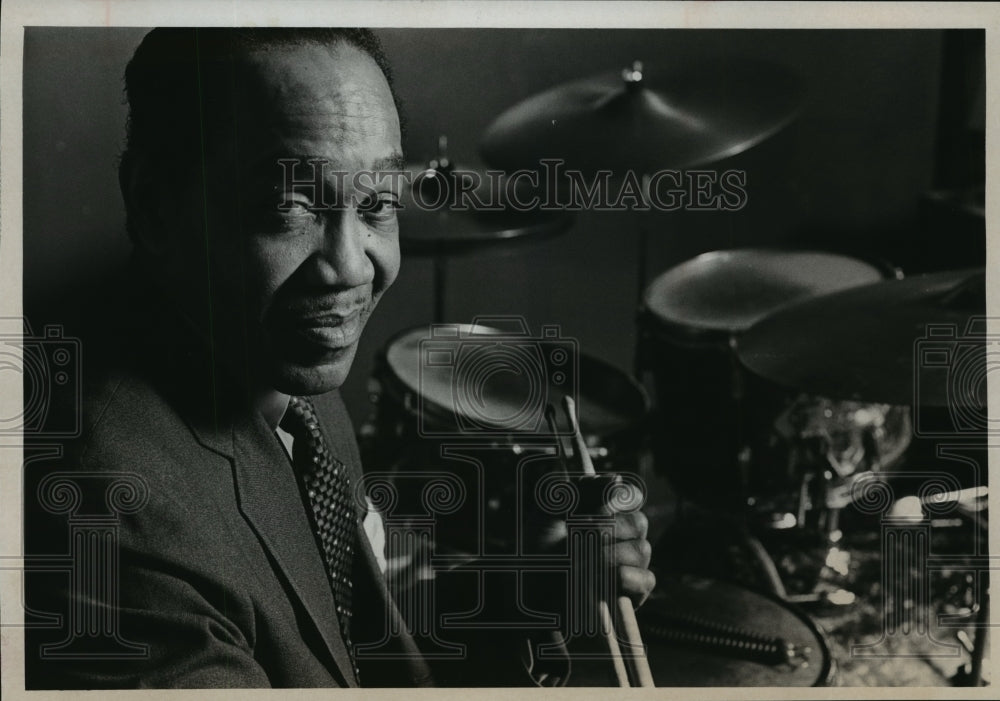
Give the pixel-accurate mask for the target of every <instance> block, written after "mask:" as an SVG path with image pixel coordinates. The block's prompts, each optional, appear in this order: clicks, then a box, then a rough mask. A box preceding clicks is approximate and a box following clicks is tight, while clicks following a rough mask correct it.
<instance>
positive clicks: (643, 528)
mask: <svg viewBox="0 0 1000 701" xmlns="http://www.w3.org/2000/svg"><path fill="white" fill-rule="evenodd" d="M648 532H649V519H648V518H646V514H644V513H642V512H641V511H631V512H628V513H616V514H615V523H614V539H615V540H634V539H643V538H645V537H646V534H647V533H648Z"/></svg>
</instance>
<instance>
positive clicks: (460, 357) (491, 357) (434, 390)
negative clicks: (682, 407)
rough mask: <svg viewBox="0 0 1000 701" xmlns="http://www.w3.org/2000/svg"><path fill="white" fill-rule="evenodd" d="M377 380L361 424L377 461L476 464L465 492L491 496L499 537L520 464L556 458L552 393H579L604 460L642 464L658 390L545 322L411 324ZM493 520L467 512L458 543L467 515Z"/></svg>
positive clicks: (603, 463)
mask: <svg viewBox="0 0 1000 701" xmlns="http://www.w3.org/2000/svg"><path fill="white" fill-rule="evenodd" d="M370 389H371V392H370V394H371V399H372V401H373V402H374V404H375V413H374V418H373V420H372V421H371V422H370V423H369V424H368V425H367V427H366V428H365V430H364V431H363V433H362V447H363V450H364V452H365V455H364V461H365V466H366V469H368V470H390V471H393V472H395V473H397V474H399V475H400V476H403V475H404V474H405V473H406V472H407V471H414V470H427V469H435V470H454V472H455V474H456V475H463V474H464V475H468V480H465V481H466V482H467V483H466V484H465V488H466V493H467V494H468V495H469V496H468V497H467V499H466V500H467V502H469V504H470V508H474V507H475V506H476V505H478V504H483V505H484V506H485V508H486V511H487V512H488V513H487V514H485V516H486V520H487V521H488V522H487V524H486V528H487V529H488V530H490V534H489V536H490V537H492V538H495V539H498V540H503V539H504V538H505V537H506V535H507V534H506V533H505V531H509V530H510V528H512V527H513V526H514V523H513V522H512V521H511V518H506V519H505V518H503V516H504V515H505V514H506V515H507V516H510V517H512V514H513V512H514V511H516V509H514V499H515V498H516V488H517V480H518V474H517V470H518V469H520V468H519V465H523V464H525V463H526V462H527V461H528V460H529V459H530V458H532V457H546V456H547V457H549V458H550V459H552V460H554V459H556V442H555V440H554V439H553V438H552V436H551V434H550V432H549V429H548V426H547V424H546V422H545V417H544V411H545V407H546V405H547V404H549V403H551V404H553V405H554V406H556V407H558V406H559V405H560V402H561V401H562V397H563V395H565V394H570V395H572V396H574V398H575V399H576V403H577V411H578V417H579V423H580V429H581V432H582V433H583V436H584V439H585V441H586V443H587V445H588V447H589V449H590V455H591V458H592V459H593V462H594V464H595V467H597V469H598V470H609V471H631V472H635V471H638V464H639V461H640V460H641V459H642V457H643V455H644V454H645V452H646V444H645V440H644V436H645V429H646V425H645V420H646V417H647V414H648V411H649V401H648V399H647V396H646V393H645V391H644V390H643V389H642V387H641V386H640V385H639V384H638V383H637V382H635V381H634V380H633V379H632V378H631V377H629V376H628V375H627V374H626V373H624V372H623V371H621V370H619V369H618V368H616V367H614V366H612V365H610V364H608V363H606V362H604V361H602V360H599V359H597V358H595V357H592V356H590V355H587V354H585V353H581V352H579V351H578V350H577V348H576V345H575V342H573V341H569V340H566V339H562V338H560V337H559V336H558V335H557V334H551V333H550V334H549V335H546V332H545V331H543V334H542V335H541V336H540V337H528V336H517V335H510V334H507V333H505V332H503V331H501V330H499V329H496V328H491V327H487V326H482V325H470V324H445V325H435V326H434V327H426V326H421V327H417V328H413V329H409V330H406V331H403V332H401V333H399V334H397V335H396V336H395V337H393V338H392V339H390V341H389V342H388V344H387V345H386V347H385V349H384V350H383V351H382V353H381V354H380V355H379V358H378V359H377V362H376V368H375V373H374V375H373V378H372V382H371V387H370ZM365 434H367V435H365ZM457 456H472V459H474V460H476V461H478V462H479V464H481V466H482V469H481V470H474V469H468V463H469V460H465V461H464V463H463V461H462V460H461V459H455V458H456V457H457ZM539 462H540V461H539ZM539 469H540V468H539ZM399 483H400V484H402V481H400V482H399ZM463 519H464V521H463ZM482 520H483V515H481V514H473V513H471V512H468V511H466V512H461V513H456V514H455V518H454V519H452V521H453V522H454V523H455V524H456V525H455V528H456V529H459V528H461V524H463V523H464V532H463V533H452V534H451V536H452V537H451V538H450V540H451V541H452V543H451V544H453V545H463V546H464V545H466V543H457V542H456V541H458V540H461V539H462V538H463V537H466V536H467V537H470V538H471V537H476V536H478V535H479V534H477V533H475V532H474V531H475V530H476V529H475V528H470V527H469V525H468V524H474V523H481V522H482Z"/></svg>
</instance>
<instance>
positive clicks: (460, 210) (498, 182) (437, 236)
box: [399, 163, 573, 255]
mask: <svg viewBox="0 0 1000 701" xmlns="http://www.w3.org/2000/svg"><path fill="white" fill-rule="evenodd" d="M407 168H408V171H409V172H410V173H412V174H413V182H412V187H407V188H404V189H403V192H402V193H401V197H400V205H401V208H400V210H399V224H400V226H399V240H400V246H401V247H402V249H403V252H404V253H408V254H410V255H439V254H453V253H463V252H469V251H473V250H478V249H481V248H484V247H487V246H493V245H497V244H502V243H505V242H511V241H520V240H523V239H536V238H539V237H543V236H548V235H555V234H558V233H561V232H563V231H565V230H566V229H568V228H569V226H570V224H571V223H572V221H573V219H572V216H571V215H570V214H569V213H568V212H566V211H563V210H541V209H540V208H539V207H537V206H536V207H532V208H525V207H522V206H519V205H517V204H516V201H512V196H511V194H512V192H515V191H516V192H517V193H519V194H517V195H514V196H513V197H514V199H515V200H517V201H520V202H529V201H530V196H529V195H530V193H524V191H522V190H521V188H518V187H515V188H513V190H512V189H511V188H509V187H508V184H509V183H510V181H509V180H508V179H507V178H505V177H498V178H496V179H494V180H491V179H490V178H488V177H487V174H486V173H485V171H482V170H479V169H457V168H452V167H451V166H450V165H449V166H446V167H444V168H440V167H437V166H436V163H435V167H428V165H425V164H410V165H409V166H407ZM418 174H419V177H418ZM514 185H515V186H516V185H517V183H514ZM414 188H421V190H420V191H419V192H415V191H414ZM462 189H464V191H465V192H467V193H469V195H468V196H467V197H465V198H463V197H462V196H461V195H459V194H456V193H457V192H459V191H460V190H462ZM521 194H523V196H521ZM439 202H440V204H439V205H438V203H439ZM477 203H483V204H486V205H487V207H479V206H478V204H477ZM434 205H438V206H434Z"/></svg>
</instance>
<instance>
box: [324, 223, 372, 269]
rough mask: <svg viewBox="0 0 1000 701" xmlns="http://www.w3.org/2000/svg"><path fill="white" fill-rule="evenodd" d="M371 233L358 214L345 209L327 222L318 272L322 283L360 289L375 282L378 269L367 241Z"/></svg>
mask: <svg viewBox="0 0 1000 701" xmlns="http://www.w3.org/2000/svg"><path fill="white" fill-rule="evenodd" d="M367 240H368V231H367V229H366V227H365V226H364V224H363V223H362V222H360V221H359V220H358V217H357V214H356V213H355V212H354V211H352V210H350V209H345V210H342V211H340V212H337V213H336V215H335V216H332V217H330V218H329V219H328V221H327V224H326V226H325V227H324V230H323V240H322V243H321V244H320V251H319V254H320V255H319V273H320V275H321V277H322V280H321V281H320V282H321V283H323V284H326V285H331V286H336V287H361V286H362V285H367V284H369V283H371V282H372V280H373V279H374V277H375V266H374V265H373V263H372V261H371V259H370V258H369V257H368V251H367V248H366V245H365V242H366V241H367Z"/></svg>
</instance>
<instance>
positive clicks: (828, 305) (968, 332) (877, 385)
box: [738, 269, 1000, 411]
mask: <svg viewBox="0 0 1000 701" xmlns="http://www.w3.org/2000/svg"><path fill="white" fill-rule="evenodd" d="M985 313H986V273H985V271H984V270H982V269H973V270H958V271H949V272H945V273H935V274H932V275H920V276H916V277H912V278H907V279H905V280H888V281H886V282H878V283H875V284H872V285H865V286H863V287H856V288H853V289H850V290H846V291H843V292H836V293H833V294H829V295H824V296H822V297H816V298H813V299H809V300H807V301H805V302H801V303H798V304H795V305H793V306H791V307H786V308H784V309H782V310H781V311H778V312H776V313H774V314H773V315H771V316H769V317H767V318H765V319H764V320H762V321H760V322H758V323H757V324H754V325H753V326H752V327H751V328H750V330H749V331H747V332H746V333H745V334H744V335H743V336H742V337H741V338H740V340H739V342H738V346H739V348H738V350H739V357H740V360H741V361H742V362H743V364H744V365H746V366H747V367H748V368H749V369H750V370H751V371H753V372H755V373H757V374H758V375H761V376H762V377H765V378H767V379H769V380H772V381H774V382H777V383H778V384H780V385H784V386H786V387H791V388H794V389H797V390H801V391H804V392H809V393H811V394H817V395H822V396H825V397H828V398H830V399H854V400H861V401H866V402H880V403H886V404H896V405H911V404H917V405H920V406H929V407H952V408H954V407H973V408H982V410H983V411H985V407H986V374H987V371H988V370H989V368H990V367H992V366H997V367H1000V364H998V363H996V362H995V361H996V360H997V357H996V356H994V355H993V353H996V352H997V351H994V350H992V349H993V348H994V347H995V346H996V344H995V343H991V342H990V341H989V338H988V337H987V336H986V329H985V321H984V318H983V317H984V315H985ZM987 352H989V353H990V355H989V356H988V355H987ZM991 358H992V361H991Z"/></svg>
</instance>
